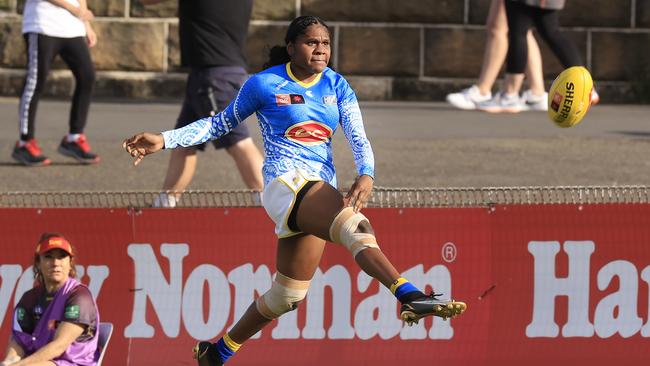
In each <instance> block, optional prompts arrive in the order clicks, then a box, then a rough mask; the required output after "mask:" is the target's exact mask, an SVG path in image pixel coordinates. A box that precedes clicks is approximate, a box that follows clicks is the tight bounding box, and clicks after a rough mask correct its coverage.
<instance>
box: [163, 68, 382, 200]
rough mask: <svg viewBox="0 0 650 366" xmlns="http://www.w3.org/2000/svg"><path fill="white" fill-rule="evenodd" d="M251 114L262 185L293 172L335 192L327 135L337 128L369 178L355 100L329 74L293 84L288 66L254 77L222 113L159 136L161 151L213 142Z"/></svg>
mask: <svg viewBox="0 0 650 366" xmlns="http://www.w3.org/2000/svg"><path fill="white" fill-rule="evenodd" d="M253 113H256V114H257V119H258V121H259V125H260V129H261V131H262V137H263V138H264V152H265V159H264V169H263V174H264V183H265V184H268V183H269V182H270V181H271V180H273V179H275V178H276V177H278V176H279V175H281V174H283V173H285V172H287V171H289V170H293V169H296V168H299V169H303V170H305V171H307V172H308V173H310V174H313V175H315V176H318V177H320V178H322V179H323V180H324V181H326V182H329V183H330V184H332V185H333V186H335V187H336V172H335V169H334V164H333V161H332V135H333V134H334V132H335V131H336V128H337V127H338V125H341V127H342V128H343V132H344V134H345V137H346V138H347V140H348V142H349V143H350V146H351V148H352V153H353V154H354V161H355V164H356V167H357V172H358V174H359V175H363V174H365V175H369V176H371V177H374V157H373V153H372V149H371V147H370V142H369V141H368V138H367V137H366V133H365V130H364V128H363V120H362V118H361V111H360V110H359V104H358V102H357V97H356V95H355V94H354V91H353V90H352V88H350V85H349V84H348V82H347V81H346V80H345V79H344V78H343V76H341V75H339V74H338V73H336V72H334V71H333V70H331V69H330V68H326V69H325V70H324V71H323V72H322V73H320V74H319V75H317V76H316V78H315V79H314V80H313V81H312V82H310V83H303V82H301V81H299V80H298V79H297V78H296V77H295V76H294V75H293V74H292V73H291V69H290V68H289V64H284V65H277V66H273V67H271V68H268V69H266V70H264V71H262V72H260V73H258V74H255V75H253V76H251V78H249V79H248V80H247V81H246V82H245V83H244V85H243V86H242V88H241V89H240V90H239V93H238V94H237V97H236V98H235V99H234V100H233V101H232V102H231V103H230V105H228V107H227V108H226V109H224V110H223V111H221V112H219V113H218V114H216V115H215V116H213V117H206V118H202V119H200V120H198V121H195V122H193V123H191V124H189V125H187V126H185V127H182V128H179V129H175V130H171V131H165V132H163V137H164V139H165V148H167V149H171V148H175V147H177V146H192V145H197V144H200V143H203V142H205V141H208V140H214V139H218V138H219V137H221V136H223V135H225V134H227V133H228V132H230V131H231V130H232V129H233V128H234V127H235V126H237V124H239V123H241V122H242V121H244V120H245V119H246V118H247V117H248V116H250V115H251V114H253Z"/></svg>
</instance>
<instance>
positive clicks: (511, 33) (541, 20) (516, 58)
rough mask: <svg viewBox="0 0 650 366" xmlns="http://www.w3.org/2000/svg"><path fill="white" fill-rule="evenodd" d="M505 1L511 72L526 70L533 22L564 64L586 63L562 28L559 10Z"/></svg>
mask: <svg viewBox="0 0 650 366" xmlns="http://www.w3.org/2000/svg"><path fill="white" fill-rule="evenodd" d="M505 5H506V14H507V17H508V42H509V47H508V57H507V64H506V72H507V73H509V74H523V73H524V70H525V69H526V62H527V59H528V43H527V42H526V33H527V32H528V30H529V29H530V28H531V27H532V26H533V25H534V26H535V28H536V29H537V32H538V33H539V35H540V36H541V37H542V38H543V39H544V41H546V43H547V44H548V45H549V47H550V48H551V50H552V51H553V53H554V54H555V56H557V58H558V59H560V63H562V66H564V67H565V68H567V67H570V66H584V64H583V62H582V57H580V53H579V52H578V48H577V47H576V46H575V44H574V43H573V42H572V41H571V40H570V39H569V38H568V37H567V36H566V35H564V33H562V32H560V23H559V20H558V11H557V10H550V9H541V8H536V7H533V6H528V5H524V4H522V3H520V2H517V1H512V0H506V1H505Z"/></svg>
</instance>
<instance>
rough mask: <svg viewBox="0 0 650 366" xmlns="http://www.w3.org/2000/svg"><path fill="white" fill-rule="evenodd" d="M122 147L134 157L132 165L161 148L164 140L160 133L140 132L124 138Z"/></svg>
mask: <svg viewBox="0 0 650 366" xmlns="http://www.w3.org/2000/svg"><path fill="white" fill-rule="evenodd" d="M122 147H123V148H124V149H125V150H126V152H128V153H129V154H130V155H131V156H132V157H134V158H135V160H134V161H133V165H138V164H140V161H142V159H144V157H145V156H147V155H150V154H153V153H155V152H157V151H160V150H162V149H163V148H164V147H165V140H164V139H163V136H162V134H160V133H150V132H141V133H139V134H137V135H134V136H131V137H129V138H128V139H126V140H124V142H123V143H122Z"/></svg>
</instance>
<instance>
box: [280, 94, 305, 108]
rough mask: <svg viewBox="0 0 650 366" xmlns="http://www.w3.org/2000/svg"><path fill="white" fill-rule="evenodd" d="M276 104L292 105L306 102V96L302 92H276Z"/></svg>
mask: <svg viewBox="0 0 650 366" xmlns="http://www.w3.org/2000/svg"><path fill="white" fill-rule="evenodd" d="M275 104H277V105H279V106H282V105H290V104H305V98H304V97H303V96H302V95H300V94H276V95H275Z"/></svg>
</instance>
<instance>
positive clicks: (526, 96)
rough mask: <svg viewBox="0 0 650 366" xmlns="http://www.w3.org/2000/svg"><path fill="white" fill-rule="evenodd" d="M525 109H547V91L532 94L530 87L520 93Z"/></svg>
mask: <svg viewBox="0 0 650 366" xmlns="http://www.w3.org/2000/svg"><path fill="white" fill-rule="evenodd" d="M521 100H522V101H523V104H524V108H525V109H524V110H526V111H548V93H546V92H544V94H542V95H534V94H533V92H532V91H530V89H528V90H526V91H525V92H524V93H523V94H522V95H521Z"/></svg>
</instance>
